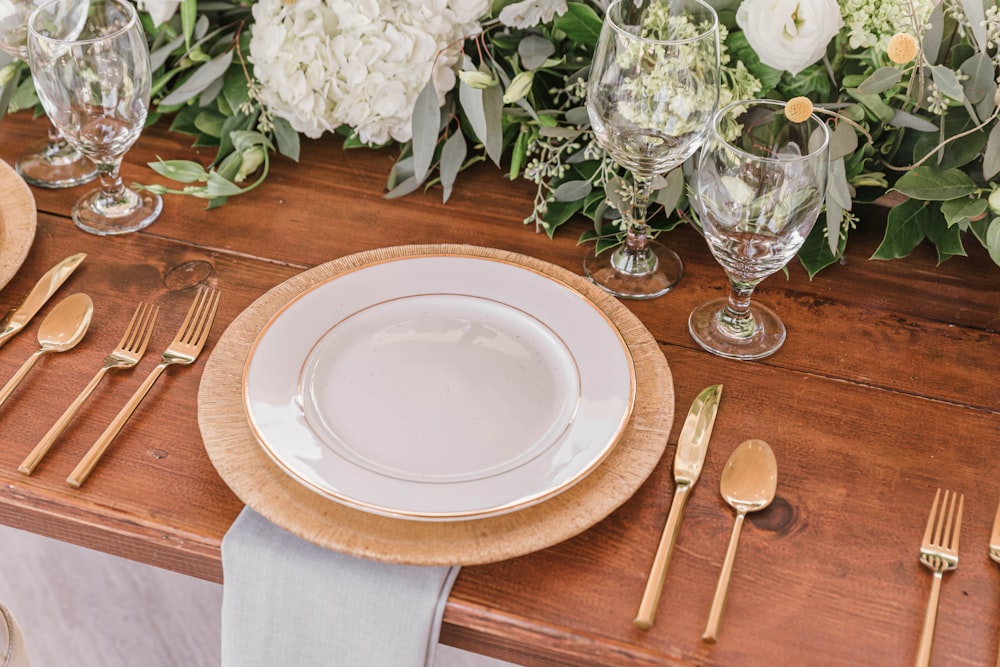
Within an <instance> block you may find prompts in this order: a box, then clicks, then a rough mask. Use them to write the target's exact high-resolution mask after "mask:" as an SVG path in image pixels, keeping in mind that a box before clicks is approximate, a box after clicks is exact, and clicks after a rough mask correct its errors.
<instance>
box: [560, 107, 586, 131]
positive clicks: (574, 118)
mask: <svg viewBox="0 0 1000 667" xmlns="http://www.w3.org/2000/svg"><path fill="white" fill-rule="evenodd" d="M565 118H566V122H567V123H569V124H570V125H576V126H578V127H589V126H590V113H589V112H588V111H587V107H573V108H572V109H569V110H568V111H567V112H566V115H565Z"/></svg>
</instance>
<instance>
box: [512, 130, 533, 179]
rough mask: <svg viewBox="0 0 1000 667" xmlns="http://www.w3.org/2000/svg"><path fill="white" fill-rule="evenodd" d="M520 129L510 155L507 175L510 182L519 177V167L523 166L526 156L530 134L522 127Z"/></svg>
mask: <svg viewBox="0 0 1000 667" xmlns="http://www.w3.org/2000/svg"><path fill="white" fill-rule="evenodd" d="M521 127H522V129H521V131H520V132H518V133H517V139H516V140H515V141H514V148H513V149H512V150H511V153H510V170H509V171H508V174H509V176H510V180H512V181H513V180H514V179H516V178H517V177H518V176H520V174H521V167H522V166H524V160H525V158H526V157H527V155H528V142H529V140H530V139H529V137H530V135H531V133H530V132H528V131H526V130H525V129H524V126H523V125H522V126H521Z"/></svg>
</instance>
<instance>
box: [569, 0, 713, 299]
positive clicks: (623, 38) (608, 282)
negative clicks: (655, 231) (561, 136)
mask: <svg viewBox="0 0 1000 667" xmlns="http://www.w3.org/2000/svg"><path fill="white" fill-rule="evenodd" d="M718 100H719V19H718V16H717V15H716V13H715V10H714V9H712V7H711V6H710V5H708V4H706V3H704V2H702V1H701V0H625V1H623V0H616V1H615V2H613V3H612V4H611V6H610V7H608V11H607V14H606V15H605V18H604V25H603V26H602V28H601V35H600V38H599V39H598V42H597V48H596V50H595V53H594V60H593V64H592V65H591V69H590V78H589V80H588V84H587V111H588V112H589V115H590V122H591V126H592V127H593V129H594V135H595V136H596V137H597V141H598V143H600V144H601V146H603V147H604V149H605V150H606V151H607V152H608V154H609V155H610V156H611V157H612V158H613V159H614V160H615V162H617V163H618V164H619V165H621V166H623V167H625V168H626V169H627V170H628V171H629V172H630V173H631V175H632V185H631V187H630V188H629V192H628V193H627V195H626V197H625V200H626V202H627V203H628V207H627V209H628V210H625V211H623V212H622V218H623V221H624V223H625V228H626V229H625V231H626V237H625V242H624V244H623V245H620V246H619V247H618V248H616V249H615V250H614V251H612V252H603V253H600V254H598V253H597V251H596V249H595V250H594V251H592V252H591V253H590V254H589V255H587V258H586V259H585V260H584V270H585V271H586V273H587V276H588V277H589V278H590V279H591V280H593V281H594V282H595V283H597V284H598V285H600V286H601V287H603V288H604V289H605V290H607V291H608V292H611V293H612V294H615V295H616V296H620V297H624V298H630V299H649V298H653V297H656V296H660V295H661V294H665V293H666V292H668V291H669V290H670V289H672V288H673V287H674V285H676V284H677V281H678V280H680V278H681V274H682V273H683V271H684V266H683V264H682V263H681V260H680V257H678V256H677V253H675V252H674V251H672V250H670V249H669V248H667V247H666V246H664V245H663V244H661V243H659V242H657V241H654V240H652V239H651V238H650V228H649V226H648V225H647V224H646V209H647V207H648V206H649V198H650V195H651V193H652V182H653V179H654V177H656V176H657V175H660V174H664V173H666V172H668V171H670V170H671V169H673V168H674V167H677V166H678V165H680V164H681V163H683V162H684V161H685V160H687V159H688V158H689V157H690V156H691V155H692V154H693V153H694V152H695V150H697V148H698V146H699V145H700V144H701V143H702V141H703V140H704V138H705V137H706V136H707V134H708V128H709V124H710V122H711V118H712V114H713V113H715V110H716V108H717V106H718Z"/></svg>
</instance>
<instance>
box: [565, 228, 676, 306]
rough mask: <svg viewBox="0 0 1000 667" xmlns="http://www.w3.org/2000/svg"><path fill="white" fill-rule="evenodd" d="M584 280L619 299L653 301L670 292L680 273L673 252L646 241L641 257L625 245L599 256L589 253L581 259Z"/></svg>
mask: <svg viewBox="0 0 1000 667" xmlns="http://www.w3.org/2000/svg"><path fill="white" fill-rule="evenodd" d="M583 270H584V272H585V273H586V274H587V277H588V278H590V279H591V280H592V281H594V282H595V283H596V284H597V285H598V286H599V287H601V288H602V289H604V290H605V291H607V292H610V293H612V294H614V295H615V296H617V297H621V298H622V299H653V298H656V297H658V296H663V295H664V294H666V293H667V292H669V291H670V290H672V289H673V288H674V287H675V286H676V285H677V283H678V282H679V281H680V279H681V276H682V275H683V274H684V264H683V263H682V262H681V258H680V257H678V256H677V253H676V252H674V251H673V250H671V249H670V248H668V247H666V246H665V245H663V244H662V243H659V242H657V241H647V242H646V248H645V256H638V255H636V254H633V253H630V252H629V251H628V249H627V248H626V247H625V246H621V247H619V248H616V249H615V250H614V251H612V252H603V253H601V254H600V255H597V254H595V251H594V250H591V251H590V253H589V254H588V255H587V257H586V258H585V259H584V260H583Z"/></svg>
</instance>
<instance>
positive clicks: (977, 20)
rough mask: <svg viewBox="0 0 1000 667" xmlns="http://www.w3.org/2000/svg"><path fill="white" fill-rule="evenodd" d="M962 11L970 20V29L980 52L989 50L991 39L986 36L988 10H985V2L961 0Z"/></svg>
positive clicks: (981, 0) (980, 0)
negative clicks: (985, 24)
mask: <svg viewBox="0 0 1000 667" xmlns="http://www.w3.org/2000/svg"><path fill="white" fill-rule="evenodd" d="M961 3H962V11H963V12H965V17H966V18H967V19H968V20H969V23H968V27H969V28H970V29H971V30H972V35H973V36H974V37H975V38H976V43H977V44H979V50H980V51H984V52H985V51H986V50H988V49H989V38H988V37H987V35H986V27H985V26H984V25H983V24H984V23H985V21H986V10H985V9H984V8H983V0H961Z"/></svg>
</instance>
